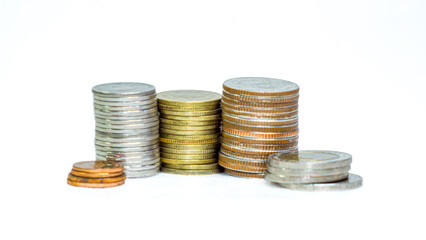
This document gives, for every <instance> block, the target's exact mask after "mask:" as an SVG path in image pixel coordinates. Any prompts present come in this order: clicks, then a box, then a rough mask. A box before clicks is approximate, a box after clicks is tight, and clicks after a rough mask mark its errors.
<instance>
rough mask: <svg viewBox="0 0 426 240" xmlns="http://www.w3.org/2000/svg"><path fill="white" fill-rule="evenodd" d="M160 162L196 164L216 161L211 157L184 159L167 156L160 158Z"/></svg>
mask: <svg viewBox="0 0 426 240" xmlns="http://www.w3.org/2000/svg"><path fill="white" fill-rule="evenodd" d="M161 162H162V163H169V164H189V165H197V164H210V163H216V162H217V158H213V159H195V160H186V159H171V158H170V159H169V158H163V157H162V158H161Z"/></svg>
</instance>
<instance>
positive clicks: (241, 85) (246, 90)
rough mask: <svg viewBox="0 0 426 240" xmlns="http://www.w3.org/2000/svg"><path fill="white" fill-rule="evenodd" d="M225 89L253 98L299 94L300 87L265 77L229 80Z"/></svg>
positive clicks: (224, 85)
mask: <svg viewBox="0 0 426 240" xmlns="http://www.w3.org/2000/svg"><path fill="white" fill-rule="evenodd" d="M223 89H224V90H226V91H228V92H231V93H234V94H245V95H252V96H287V95H292V94H296V93H298V92H299V86H298V85H297V84H295V83H293V82H289V81H286V80H281V79H275V78H263V77H241V78H232V79H228V80H226V81H225V82H224V83H223Z"/></svg>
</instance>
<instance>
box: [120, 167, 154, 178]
mask: <svg viewBox="0 0 426 240" xmlns="http://www.w3.org/2000/svg"><path fill="white" fill-rule="evenodd" d="M159 172H160V168H159V167H157V168H153V169H149V170H144V171H131V172H129V171H125V173H126V176H127V178H142V177H151V176H154V175H156V174H158V173H159Z"/></svg>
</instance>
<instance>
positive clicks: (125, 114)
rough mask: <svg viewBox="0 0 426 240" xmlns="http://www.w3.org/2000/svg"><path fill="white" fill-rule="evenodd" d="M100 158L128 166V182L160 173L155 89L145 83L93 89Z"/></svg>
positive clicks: (126, 170) (97, 151)
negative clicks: (131, 179) (130, 179)
mask: <svg viewBox="0 0 426 240" xmlns="http://www.w3.org/2000/svg"><path fill="white" fill-rule="evenodd" d="M92 92H93V97H94V107H95V120H96V139H95V146H96V157H97V159H98V160H107V159H110V160H115V161H119V162H122V163H123V164H124V168H125V172H126V175H127V177H128V178H136V177H147V176H152V175H155V174H157V173H158V172H159V166H160V151H159V144H158V141H159V137H160V135H159V119H158V110H157V99H156V96H157V95H156V93H155V88H154V86H152V85H149V84H144V83H133V82H120V83H107V84H101V85H97V86H95V87H93V89H92Z"/></svg>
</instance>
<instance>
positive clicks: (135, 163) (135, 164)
mask: <svg viewBox="0 0 426 240" xmlns="http://www.w3.org/2000/svg"><path fill="white" fill-rule="evenodd" d="M119 162H121V163H123V165H124V166H128V167H132V168H139V167H142V166H145V165H149V164H156V163H159V162H160V158H154V159H149V160H140V161H129V162H127V161H119Z"/></svg>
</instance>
